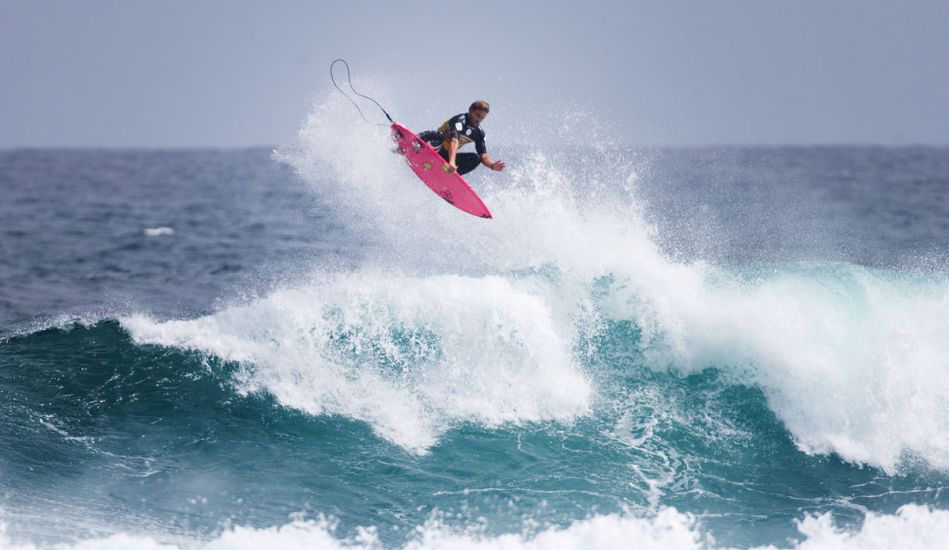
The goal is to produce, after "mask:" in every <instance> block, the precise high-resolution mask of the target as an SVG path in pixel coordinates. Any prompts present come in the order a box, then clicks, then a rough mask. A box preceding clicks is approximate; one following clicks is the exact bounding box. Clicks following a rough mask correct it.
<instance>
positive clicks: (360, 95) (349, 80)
mask: <svg viewBox="0 0 949 550" xmlns="http://www.w3.org/2000/svg"><path fill="white" fill-rule="evenodd" d="M337 63H342V64H343V66H345V67H346V80H347V81H348V82H349V89H350V90H352V91H353V93H354V94H356V95H358V96H359V97H363V98H366V99H368V100H369V101H371V102H373V103H375V104H376V107H379V110H380V111H382V114H384V115H386V118H387V119H389V122H390V123H392V124H395V121H394V120H392V117H391V116H389V113H387V112H386V110H385V109H383V108H382V105H379V102H378V101H376V100H375V99H372V98H371V97H369V96H367V95H365V94H361V93H359V92H357V91H356V88H353V79H352V77H351V76H350V74H349V63H346V60H345V59H342V58H340V59H336V60H334V61H333V62H332V63H330V80H332V81H333V86H336V89H337V90H339V93H341V94H343V95H344V96H346V99H348V100H349V102H350V103H352V104H353V107H355V108H356V111H358V112H359V116H361V117H362V119H363V120H365V121H366V123H367V124H375V125H376V126H388V124H379V123H378V122H369V119H367V118H366V115H364V114H362V109H360V108H359V105H357V104H356V102H355V101H354V100H353V98H351V97H349V94H347V93H346V92H344V91H343V89H342V88H340V87H339V84H337V83H336V79H335V78H334V77H333V67H334V66H335V65H336V64H337Z"/></svg>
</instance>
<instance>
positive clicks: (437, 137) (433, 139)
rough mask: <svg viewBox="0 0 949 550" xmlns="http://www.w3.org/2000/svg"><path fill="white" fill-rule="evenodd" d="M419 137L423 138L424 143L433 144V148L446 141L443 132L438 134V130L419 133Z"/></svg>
mask: <svg viewBox="0 0 949 550" xmlns="http://www.w3.org/2000/svg"><path fill="white" fill-rule="evenodd" d="M418 137H419V138H421V140H422V141H426V142H428V143H431V144H432V146H435V144H438V145H441V143H442V141H443V140H444V139H445V138H444V137H443V136H442V134H441V132H438V131H437V130H425V131H424V132H421V133H419V135H418Z"/></svg>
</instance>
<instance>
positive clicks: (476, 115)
mask: <svg viewBox="0 0 949 550" xmlns="http://www.w3.org/2000/svg"><path fill="white" fill-rule="evenodd" d="M486 116H488V112H487V111H482V110H481V109H474V110H472V111H468V121H469V122H471V124H473V125H475V126H477V125H479V124H481V121H482V120H484V118H485V117H486Z"/></svg>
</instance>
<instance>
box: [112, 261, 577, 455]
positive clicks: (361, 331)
mask: <svg viewBox="0 0 949 550" xmlns="http://www.w3.org/2000/svg"><path fill="white" fill-rule="evenodd" d="M538 292H539V291H538V290H537V288H536V286H535V285H534V284H533V283H531V282H530V281H524V282H521V283H520V284H515V283H512V282H511V281H509V280H507V279H504V278H500V277H482V278H472V277H460V276H450V275H445V276H431V277H424V278H418V277H396V276H392V275H387V274H377V273H370V272H361V273H355V274H346V275H344V276H339V277H333V276H323V277H318V278H317V280H316V281H314V282H313V283H312V284H310V285H307V286H303V287H300V288H293V289H282V290H279V291H277V292H275V293H274V294H273V295H271V296H269V297H267V298H265V299H261V300H258V301H256V302H253V303H250V304H246V305H242V306H237V307H231V308H227V309H224V310H223V311H221V312H219V313H216V314H214V315H210V316H207V317H203V318H200V319H195V320H188V321H169V322H163V323H162V322H154V321H152V320H150V319H148V318H146V317H143V316H133V317H129V318H126V319H123V320H122V324H123V326H124V327H126V329H128V330H129V332H130V333H131V335H132V337H133V338H134V340H135V341H136V342H138V343H150V344H160V345H166V346H175V347H180V348H184V349H195V350H200V351H203V352H207V353H211V354H214V355H216V356H219V357H221V358H223V359H226V360H230V361H239V362H244V363H247V364H248V365H252V367H249V368H248V369H247V370H246V372H245V373H244V379H243V382H242V388H243V390H244V391H256V390H260V389H263V390H266V391H268V392H270V393H272V394H273V395H274V396H276V397H277V399H279V401H280V402H281V403H282V404H283V405H286V406H288V407H293V408H297V409H300V410H303V411H306V412H309V413H311V414H341V415H345V416H347V417H350V418H354V419H357V420H363V421H366V422H368V423H369V424H370V425H371V426H372V427H373V429H374V430H375V431H376V432H377V433H378V434H379V435H381V436H383V437H385V438H387V439H389V440H391V441H392V442H394V443H396V444H398V445H401V446H403V447H405V448H407V449H410V450H413V451H415V452H424V451H425V449H427V448H428V447H429V446H431V445H432V444H434V443H435V441H436V439H437V437H438V436H439V435H440V434H441V433H442V432H444V431H445V430H446V429H447V428H448V427H450V426H451V425H452V424H454V423H457V422H462V421H468V422H477V423H479V424H482V425H485V426H489V427H494V426H500V425H502V424H505V423H511V422H513V423H518V422H534V421H544V420H555V421H563V422H569V421H571V420H572V419H574V418H576V417H577V416H579V415H582V414H584V413H585V412H586V411H587V410H588V407H589V401H590V399H591V394H592V389H591V387H590V384H589V383H588V382H587V380H586V378H585V377H584V375H583V374H582V373H581V372H580V370H579V367H578V366H577V365H576V364H575V362H574V360H573V357H572V354H571V350H570V345H571V342H572V337H573V330H572V328H571V327H572V325H571V323H570V321H569V320H568V319H562V318H559V317H558V316H557V315H556V313H555V312H554V311H552V310H551V309H550V308H549V307H547V305H546V303H545V301H544V299H543V298H542V297H541V295H540V294H539V293H538Z"/></svg>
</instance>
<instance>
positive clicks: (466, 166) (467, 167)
mask: <svg viewBox="0 0 949 550" xmlns="http://www.w3.org/2000/svg"><path fill="white" fill-rule="evenodd" d="M490 110H491V107H490V106H489V105H488V102H487V101H483V100H480V99H479V100H478V101H475V102H474V103H472V104H471V106H470V107H468V112H467V113H462V114H460V115H455V116H453V117H451V118H450V119H448V120H447V121H445V123H444V124H442V125H441V126H439V127H438V130H429V131H426V132H422V133H420V134H419V135H418V137H420V138H422V140H424V141H427V142H429V143H431V144H432V147H434V148H435V149H436V150H437V151H438V154H439V155H441V156H442V158H443V159H445V160H446V161H448V166H449V167H450V168H451V170H452V171H457V172H458V173H459V174H467V173H468V172H470V171H472V170H474V169H475V168H477V167H478V163H481V164H483V165H485V166H487V167H488V168H490V169H492V170H496V171H498V172H500V171H501V170H504V166H505V165H504V163H503V162H501V161H492V160H491V158H490V157H488V150H487V149H486V148H485V146H484V130H482V129H481V122H482V121H483V120H484V119H485V117H486V116H488V111H490ZM472 141H473V142H474V144H475V150H476V151H477V152H478V153H477V154H475V153H459V152H458V149H459V148H460V147H461V146H463V145H465V144H466V143H470V142H472Z"/></svg>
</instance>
